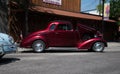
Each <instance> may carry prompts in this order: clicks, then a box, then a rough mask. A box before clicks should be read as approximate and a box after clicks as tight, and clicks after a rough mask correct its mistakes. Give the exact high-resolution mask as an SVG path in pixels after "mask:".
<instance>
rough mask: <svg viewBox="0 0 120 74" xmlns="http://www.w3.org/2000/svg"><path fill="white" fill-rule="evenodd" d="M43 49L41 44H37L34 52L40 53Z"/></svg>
mask: <svg viewBox="0 0 120 74" xmlns="http://www.w3.org/2000/svg"><path fill="white" fill-rule="evenodd" d="M43 49H44V47H43V44H42V43H37V44H36V45H35V51H38V52H40V51H42V50H43Z"/></svg>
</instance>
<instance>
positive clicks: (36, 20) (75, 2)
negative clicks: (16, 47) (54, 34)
mask: <svg viewBox="0 0 120 74" xmlns="http://www.w3.org/2000/svg"><path fill="white" fill-rule="evenodd" d="M29 1H30V2H29V5H30V6H29V9H28V11H27V13H28V14H27V18H26V12H25V11H23V10H19V9H16V10H11V12H12V13H16V14H15V16H16V18H17V21H16V22H17V25H14V24H11V27H12V26H13V27H16V30H15V28H14V31H13V29H12V28H11V29H10V33H11V34H12V35H14V33H15V32H16V33H18V36H17V37H19V36H20V35H21V34H22V35H23V36H24V37H25V36H26V35H28V34H29V33H32V32H34V31H37V30H40V29H44V28H45V27H46V26H47V23H48V22H50V21H53V20H68V21H71V22H73V23H81V24H85V25H88V26H90V27H94V28H96V29H97V30H99V31H101V32H103V34H104V38H105V39H106V40H107V41H113V40H115V36H116V33H117V29H118V26H117V25H116V24H115V21H113V20H106V21H104V25H103V23H102V17H101V16H97V15H91V14H85V13H81V12H80V4H81V1H80V0H29ZM13 5H14V4H13ZM15 5H16V4H15ZM18 20H19V21H18ZM26 22H27V23H26ZM33 26H34V27H33ZM103 30H104V31H103ZM17 37H14V38H16V40H18V39H17Z"/></svg>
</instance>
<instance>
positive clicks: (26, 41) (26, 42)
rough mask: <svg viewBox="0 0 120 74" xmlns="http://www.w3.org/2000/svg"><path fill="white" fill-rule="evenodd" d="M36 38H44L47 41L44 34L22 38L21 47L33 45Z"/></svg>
mask: <svg viewBox="0 0 120 74" xmlns="http://www.w3.org/2000/svg"><path fill="white" fill-rule="evenodd" d="M36 40H42V41H44V42H45V43H46V39H45V38H44V37H43V36H33V37H30V38H25V39H24V40H22V42H21V44H20V46H21V47H31V46H32V43H33V42H34V41H36Z"/></svg>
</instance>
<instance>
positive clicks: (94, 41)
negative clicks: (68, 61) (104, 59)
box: [20, 21, 107, 52]
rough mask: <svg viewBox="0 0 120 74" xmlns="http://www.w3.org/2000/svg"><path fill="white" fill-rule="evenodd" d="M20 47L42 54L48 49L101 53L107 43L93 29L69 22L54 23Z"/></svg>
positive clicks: (28, 38) (27, 39)
mask: <svg viewBox="0 0 120 74" xmlns="http://www.w3.org/2000/svg"><path fill="white" fill-rule="evenodd" d="M20 46H21V47H32V48H33V50H34V51H35V52H42V51H44V50H45V48H48V47H77V48H79V49H89V50H93V51H96V52H101V51H103V50H104V47H106V46H107V43H106V41H105V40H104V39H103V38H102V34H101V33H100V32H99V31H97V30H95V29H93V28H90V27H88V26H85V25H82V24H79V23H78V24H72V23H71V22H69V21H52V22H50V23H49V24H48V27H47V28H46V29H44V30H40V31H37V32H34V33H32V34H30V35H28V36H27V37H26V38H24V39H23V40H22V42H21V44H20Z"/></svg>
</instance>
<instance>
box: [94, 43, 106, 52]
mask: <svg viewBox="0 0 120 74" xmlns="http://www.w3.org/2000/svg"><path fill="white" fill-rule="evenodd" d="M103 49H104V44H103V43H102V42H96V43H95V44H94V46H93V50H94V51H97V52H100V51H102V50H103Z"/></svg>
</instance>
